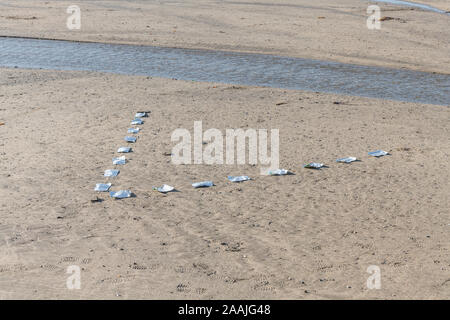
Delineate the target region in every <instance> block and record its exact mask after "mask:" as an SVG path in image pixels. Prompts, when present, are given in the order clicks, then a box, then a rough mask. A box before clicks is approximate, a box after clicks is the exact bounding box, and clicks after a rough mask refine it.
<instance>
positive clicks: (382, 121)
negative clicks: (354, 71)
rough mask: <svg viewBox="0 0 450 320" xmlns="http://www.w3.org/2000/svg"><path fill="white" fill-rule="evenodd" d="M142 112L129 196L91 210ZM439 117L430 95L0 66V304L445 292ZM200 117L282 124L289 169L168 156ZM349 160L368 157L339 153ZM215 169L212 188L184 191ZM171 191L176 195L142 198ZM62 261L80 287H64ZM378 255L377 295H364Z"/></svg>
mask: <svg viewBox="0 0 450 320" xmlns="http://www.w3.org/2000/svg"><path fill="white" fill-rule="evenodd" d="M137 110H151V114H150V117H149V118H148V119H146V121H145V124H144V125H143V126H142V128H143V129H142V131H141V132H140V133H139V139H138V141H137V143H136V144H135V145H133V151H134V152H133V153H131V154H130V155H129V156H127V158H129V159H130V161H129V163H127V164H126V165H125V166H123V168H120V169H121V173H120V174H119V176H118V177H117V178H116V179H115V180H113V184H114V185H113V188H114V190H117V189H121V188H129V189H131V190H132V191H133V192H134V193H135V194H136V198H132V199H125V200H120V201H113V200H112V199H110V198H109V197H108V196H107V195H106V194H100V195H98V197H99V198H100V199H102V200H103V201H102V202H94V203H93V202H91V200H92V199H93V198H95V197H96V196H97V195H96V193H95V192H93V188H94V186H95V183H99V182H104V181H105V179H104V178H103V176H102V173H103V171H104V170H105V169H109V168H111V167H112V164H111V159H112V158H113V157H114V156H116V155H117V153H115V151H116V150H117V148H118V147H120V146H122V145H123V144H124V143H123V137H124V136H125V135H126V129H127V128H128V127H129V123H130V119H131V118H132V117H133V115H134V113H135V112H136V111H137ZM449 118H450V109H449V108H446V107H442V106H433V105H424V104H413V103H401V102H393V101H383V100H377V99H366V98H356V97H346V96H339V95H330V94H317V93H305V92H300V91H289V90H278V89H269V88H256V87H241V86H231V85H226V84H211V83H199V82H188V81H176V80H168V79H157V78H153V79H152V78H146V77H134V76H119V75H105V74H96V73H87V72H53V71H27V70H15V69H1V70H0V122H3V123H4V125H2V126H0V137H1V141H0V159H1V161H0V208H1V209H0V211H1V217H2V222H1V225H0V241H1V250H2V252H1V254H0V259H1V260H0V288H1V289H0V290H1V291H0V297H1V298H31V299H43V298H69V299H77V298H99V299H123V298H138V299H142V298H153V299H165V298H167V299H181V298H186V299H221V298H230V299H238V298H248V299H260V298H273V299H279V298H290V299H305V298H308V299H330V298H343V299H355V298H361V299H372V298H387V299H407V298H425V299H435V298H444V299H446V298H448V296H449V293H450V287H449V285H450V281H449V264H450V261H449V249H450V248H449V242H448V230H449V227H450V226H449V223H450V221H449V219H448V213H449V211H448V208H449V207H450V200H449V199H450V198H449V196H448V191H449V188H450V185H449V181H450V176H449V172H450V161H449V156H450V144H449V140H448V137H449V134H450V132H449V131H450V126H449V121H448V119H449ZM199 120H202V121H203V127H204V129H207V128H217V129H219V130H221V131H222V132H224V131H225V129H227V128H244V129H246V128H256V129H258V128H264V129H271V128H279V129H280V166H281V167H282V168H286V169H289V170H292V171H293V172H294V173H295V175H291V176H285V177H267V176H260V175H259V168H258V167H257V166H256V167H254V166H250V165H241V166H238V165H228V166H214V165H212V166H208V165H178V166H177V165H173V164H172V163H171V161H170V157H168V156H166V155H165V154H166V153H170V152H171V149H172V146H173V145H174V144H172V142H171V140H170V136H171V133H172V131H173V130H174V129H176V128H186V129H188V130H190V131H192V128H193V123H194V121H199ZM375 149H384V150H386V151H389V152H391V153H392V155H390V156H386V157H382V158H379V159H376V158H370V157H369V156H368V155H367V152H368V151H371V150H375ZM345 156H356V157H358V158H360V159H361V160H362V161H361V162H355V163H352V164H350V165H345V164H337V163H335V162H334V161H335V159H337V158H339V157H345ZM310 161H316V162H324V163H325V164H327V165H328V166H329V168H327V169H323V170H320V171H313V170H308V169H304V168H302V167H301V166H302V165H303V164H305V163H307V162H310ZM230 174H231V175H240V174H247V175H249V176H251V177H252V178H254V180H253V181H248V182H245V183H242V184H231V183H229V182H228V181H227V180H226V179H225V177H226V176H227V175H230ZM207 179H211V180H213V181H214V182H215V184H216V186H215V187H213V188H210V189H203V190H198V189H193V188H192V187H191V186H190V183H192V182H194V181H201V180H207ZM163 183H167V184H170V185H172V186H175V187H176V188H177V189H179V190H180V192H177V193H171V194H168V195H162V194H159V193H157V192H155V191H152V187H153V186H160V185H162V184H163ZM71 265H77V266H79V267H80V268H81V289H80V290H68V289H67V288H66V280H67V277H68V276H69V275H68V274H66V270H67V268H68V267H69V266H71ZM370 265H377V266H379V267H380V270H381V289H380V290H369V289H368V288H367V287H366V281H367V278H368V277H369V274H368V273H367V272H366V270H367V268H368V267H369V266H370Z"/></svg>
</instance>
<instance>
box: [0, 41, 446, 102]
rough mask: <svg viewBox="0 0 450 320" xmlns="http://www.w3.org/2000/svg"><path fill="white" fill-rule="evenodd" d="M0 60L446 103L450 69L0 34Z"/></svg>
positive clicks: (11, 64)
mask: <svg viewBox="0 0 450 320" xmlns="http://www.w3.org/2000/svg"><path fill="white" fill-rule="evenodd" d="M0 66H2V67H19V68H32V69H37V68H42V69H51V70H86V71H99V72H111V73H119V74H128V75H147V76H155V77H163V78H177V79H181V80H195V81H208V82H222V83H229V84H238V85H255V86H267V87H274V88H286V89H297V90H307V91H317V92H328V93H338V94H344V95H352V96H364V97H374V98H382V99H391V100H399V101H410V102H422V103H430V104H437V105H449V104H450V75H444V74H434V73H425V72H417V71H410V70H402V69H390V68H380V67H369V66H359V65H352V64H343V63H338V62H329V61H320V60H311V59H301V58H290V57H280V56H273V55H264V54H248V53H236V52H226V51H208V50H193V49H175V48H160V47H152V46H133V45H120V44H103V43H85V42H84V43H83V42H69V41H54V40H36V39H24V38H0Z"/></svg>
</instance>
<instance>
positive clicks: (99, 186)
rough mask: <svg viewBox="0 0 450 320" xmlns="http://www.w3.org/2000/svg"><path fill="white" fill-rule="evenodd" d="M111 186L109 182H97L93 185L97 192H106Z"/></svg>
mask: <svg viewBox="0 0 450 320" xmlns="http://www.w3.org/2000/svg"><path fill="white" fill-rule="evenodd" d="M109 188H111V183H97V184H96V185H95V189H94V191H97V192H107V191H108V190H109Z"/></svg>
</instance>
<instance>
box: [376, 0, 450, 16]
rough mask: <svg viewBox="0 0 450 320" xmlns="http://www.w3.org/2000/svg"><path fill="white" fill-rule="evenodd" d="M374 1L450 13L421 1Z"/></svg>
mask: <svg viewBox="0 0 450 320" xmlns="http://www.w3.org/2000/svg"><path fill="white" fill-rule="evenodd" d="M371 1H372V2H382V3H389V4H395V5H398V6H407V7H413V8H418V9H422V10H426V11H432V12H437V13H443V14H448V15H450V13H449V12H447V11H444V10H441V9H438V8H435V7H432V6H429V5H426V4H421V3H416V2H410V1H401V0H371Z"/></svg>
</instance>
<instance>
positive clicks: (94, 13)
mask: <svg viewBox="0 0 450 320" xmlns="http://www.w3.org/2000/svg"><path fill="white" fill-rule="evenodd" d="M422 2H427V4H430V5H435V6H437V7H439V6H442V7H448V4H449V2H448V1H445V3H444V2H443V1H442V0H440V1H422ZM75 3H76V4H78V5H79V6H80V8H81V30H68V29H67V27H66V20H67V17H68V16H69V15H68V14H67V13H66V9H67V7H68V6H69V5H72V4H74V2H72V1H47V0H46V1H36V0H21V1H16V0H9V1H4V0H2V1H0V35H3V36H28V37H43V38H55V39H70V40H83V41H97V42H98V41H100V42H115V43H134V44H149V45H156V46H169V47H182V48H206V49H215V50H216V49H222V50H233V51H245V52H257V53H269V54H277V55H286V56H294V57H304V58H315V59H323V60H333V61H339V62H346V63H356V64H367V65H377V66H389V67H395V68H400V67H402V68H409V69H414V70H422V71H432V72H441V73H450V42H449V40H448V39H450V17H449V16H446V15H443V14H438V13H434V12H427V11H422V10H419V9H412V8H408V7H401V6H393V5H389V4H383V3H379V4H378V5H379V6H380V7H381V15H382V16H383V17H391V18H394V19H392V20H386V21H383V22H382V25H381V30H368V29H367V26H366V20H367V17H368V14H367V13H366V10H367V7H368V5H369V4H374V3H373V2H369V1H361V0H340V1H332V0H315V1H311V0H283V1H279V0H278V1H273V0H258V1H254V0H249V1H222V0H220V1H219V0H185V1H178V2H174V1H147V0H145V1H144V0H133V1H127V0H104V1H103V0H95V1H94V0H78V1H76V2H75ZM449 10H450V9H449Z"/></svg>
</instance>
